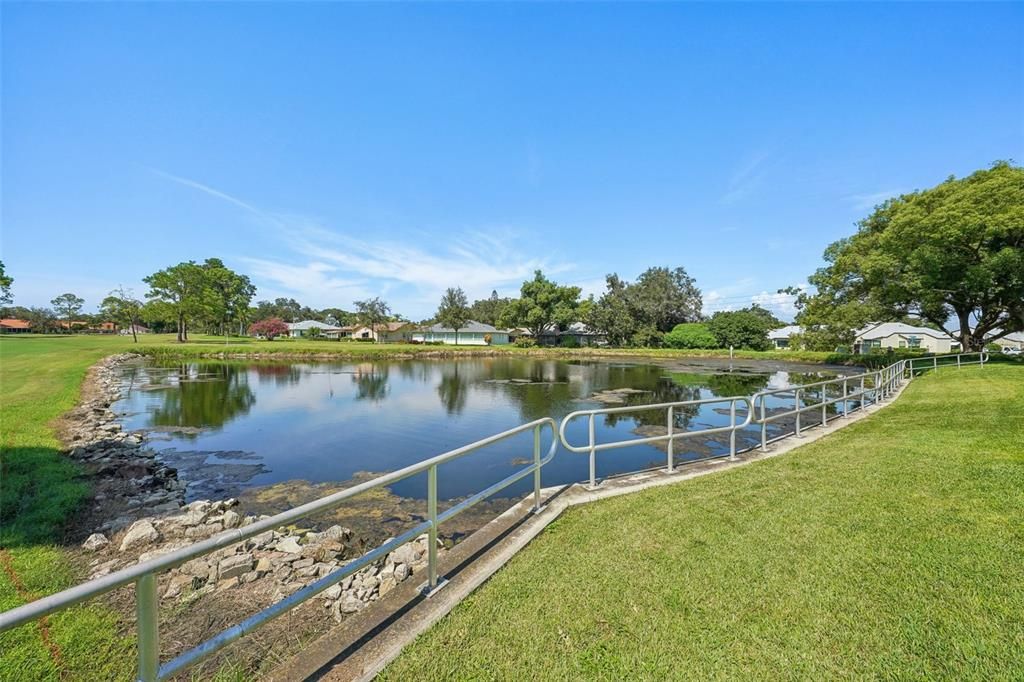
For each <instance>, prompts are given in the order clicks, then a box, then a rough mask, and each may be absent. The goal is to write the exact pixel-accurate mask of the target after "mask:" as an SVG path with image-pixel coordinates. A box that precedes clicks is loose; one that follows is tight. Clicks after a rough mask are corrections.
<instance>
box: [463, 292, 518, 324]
mask: <svg viewBox="0 0 1024 682" xmlns="http://www.w3.org/2000/svg"><path fill="white" fill-rule="evenodd" d="M510 300H511V299H508V298H501V297H500V296H498V292H497V291H492V292H491V295H490V297H488V298H481V299H480V300H477V301H473V305H471V306H469V319H471V320H476V321H477V322H483V323H484V324H489V325H491V326H494V327H496V326H498V321H499V320H500V319H501V314H502V312H504V310H505V306H507V305H508V303H509V301H510Z"/></svg>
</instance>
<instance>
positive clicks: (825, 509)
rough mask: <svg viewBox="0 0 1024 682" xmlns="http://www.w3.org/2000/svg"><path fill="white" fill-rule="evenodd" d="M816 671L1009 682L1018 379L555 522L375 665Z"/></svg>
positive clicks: (661, 674)
mask: <svg viewBox="0 0 1024 682" xmlns="http://www.w3.org/2000/svg"><path fill="white" fill-rule="evenodd" d="M837 677H843V678H862V679H863V678H871V679H879V678H886V679H957V680H960V679H977V680H995V679H1004V680H1009V679H1022V677H1024V367H1020V366H1016V367H1014V366H1005V365H1004V366H991V367H985V368H983V369H981V368H976V367H975V368H970V369H963V370H943V371H941V372H939V373H937V374H930V375H926V376H924V377H923V378H921V379H918V380H915V381H914V382H913V383H912V384H911V385H910V386H909V387H908V388H907V390H906V392H905V393H904V395H903V396H902V397H901V398H900V399H899V400H898V401H897V402H896V403H895V404H894V405H892V406H891V407H889V408H887V409H886V410H885V411H883V412H882V413H880V414H878V415H876V416H873V417H871V418H870V419H867V420H865V421H862V422H859V423H857V424H854V425H851V426H850V427H849V428H846V429H844V430H842V431H840V432H838V433H836V434H833V435H831V436H829V437H827V438H824V439H822V440H820V441H817V442H815V443H812V444H808V445H807V446H805V447H802V448H800V449H799V450H796V451H794V452H792V453H790V454H787V455H785V456H783V457H779V458H777V459H771V460H765V461H762V462H759V463H755V464H752V465H750V466H747V467H741V468H739V469H735V470H732V471H727V472H721V473H718V474H714V475H710V476H707V477H703V478H699V479H695V480H692V481H690V482H687V483H682V484H679V485H676V486H669V487H663V488H657V489H652V490H650V491H646V492H643V493H638V494H635V495H628V496H624V497H620V498H616V499H613V500H607V501H603V502H599V503H594V504H591V505H587V506H584V507H579V508H576V509H573V510H570V511H569V512H568V513H567V514H566V515H565V516H564V517H563V518H561V519H559V520H558V521H556V522H555V523H554V524H552V526H550V527H549V528H548V529H547V530H546V531H545V532H544V533H542V534H541V535H540V536H539V537H538V538H537V539H536V540H535V541H534V542H533V543H532V544H531V545H530V546H529V547H527V548H526V550H524V551H523V552H522V553H521V554H519V555H518V556H516V557H515V558H514V559H513V560H512V561H511V562H510V563H509V564H508V565H507V566H506V567H505V568H504V569H502V570H501V571H500V572H499V573H498V574H496V575H495V576H494V577H493V578H492V579H491V580H490V581H489V582H488V583H487V584H486V585H485V586H484V587H482V588H481V589H480V590H478V591H477V592H476V593H475V594H473V595H472V596H471V597H470V598H469V599H468V600H467V601H465V602H463V603H462V604H460V605H459V606H457V607H456V608H455V610H454V611H453V612H452V613H451V614H450V615H449V616H448V617H446V618H445V619H443V620H442V621H441V622H440V623H439V624H438V625H436V626H435V627H434V628H432V629H431V630H430V631H428V632H427V633H426V634H425V635H423V636H422V637H420V638H419V639H418V640H417V641H416V642H415V643H414V645H412V646H411V647H410V648H408V649H407V650H406V651H405V652H404V653H403V654H402V656H401V657H400V658H399V659H398V660H397V661H396V662H395V663H394V664H392V665H391V666H390V667H389V668H388V669H387V670H386V671H385V674H384V678H385V679H389V680H407V679H452V680H462V679H541V678H543V679H607V680H619V679H638V678H639V679H680V678H688V679H709V678H717V679H779V678H800V679H825V678H837Z"/></svg>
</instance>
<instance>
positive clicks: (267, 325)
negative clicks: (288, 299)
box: [249, 317, 288, 341]
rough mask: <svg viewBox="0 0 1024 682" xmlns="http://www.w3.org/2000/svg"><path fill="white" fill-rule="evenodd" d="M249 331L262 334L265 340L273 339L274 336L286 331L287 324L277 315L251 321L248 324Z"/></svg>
mask: <svg viewBox="0 0 1024 682" xmlns="http://www.w3.org/2000/svg"><path fill="white" fill-rule="evenodd" d="M249 333H250V334H257V335H259V336H263V337H265V338H266V339H267V341H273V340H274V337H276V336H280V335H281V334H287V333H288V325H287V324H285V322H284V320H282V319H281V318H279V317H271V318H270V319H267V320H260V321H259V322H253V323H252V324H251V325H250V326H249Z"/></svg>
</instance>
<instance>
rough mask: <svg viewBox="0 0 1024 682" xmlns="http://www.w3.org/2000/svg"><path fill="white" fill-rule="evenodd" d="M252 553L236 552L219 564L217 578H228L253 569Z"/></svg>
mask: <svg viewBox="0 0 1024 682" xmlns="http://www.w3.org/2000/svg"><path fill="white" fill-rule="evenodd" d="M252 563H253V562H252V554H236V555H234V556H230V557H228V558H227V559H223V560H221V562H220V563H219V564H217V580H227V579H229V578H233V577H235V576H240V575H242V574H243V573H248V572H249V571H251V570H252Z"/></svg>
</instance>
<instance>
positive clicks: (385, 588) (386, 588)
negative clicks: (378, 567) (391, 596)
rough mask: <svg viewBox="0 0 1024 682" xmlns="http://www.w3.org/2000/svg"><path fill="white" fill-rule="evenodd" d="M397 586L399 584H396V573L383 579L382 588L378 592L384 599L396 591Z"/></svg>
mask: <svg viewBox="0 0 1024 682" xmlns="http://www.w3.org/2000/svg"><path fill="white" fill-rule="evenodd" d="M397 586H398V583H397V582H395V577H394V573H391V574H390V575H388V576H386V577H384V578H382V579H381V581H380V586H379V587H378V588H377V591H378V593H379V594H380V596H382V597H383V596H384V595H385V594H387V593H388V592H390V591H391V590H393V589H395V587H397Z"/></svg>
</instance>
